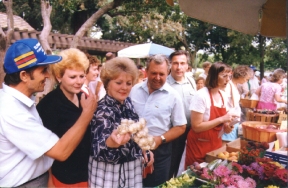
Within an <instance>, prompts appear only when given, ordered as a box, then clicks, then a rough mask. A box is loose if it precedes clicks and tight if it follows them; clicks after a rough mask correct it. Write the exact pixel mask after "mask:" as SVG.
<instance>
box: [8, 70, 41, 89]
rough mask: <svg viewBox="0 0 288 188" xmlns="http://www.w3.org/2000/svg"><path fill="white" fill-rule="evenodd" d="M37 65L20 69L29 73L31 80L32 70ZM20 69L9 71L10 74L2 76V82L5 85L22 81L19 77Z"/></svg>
mask: <svg viewBox="0 0 288 188" xmlns="http://www.w3.org/2000/svg"><path fill="white" fill-rule="evenodd" d="M37 67H38V66H35V67H31V68H28V69H25V70H22V71H25V72H27V74H29V76H30V78H31V79H32V80H33V79H34V77H33V72H34V70H35V69H36V68H37ZM22 71H19V72H14V73H11V74H6V75H5V76H4V83H5V84H6V85H8V86H9V85H13V86H15V85H18V84H19V83H20V82H22V80H21V78H20V72H22Z"/></svg>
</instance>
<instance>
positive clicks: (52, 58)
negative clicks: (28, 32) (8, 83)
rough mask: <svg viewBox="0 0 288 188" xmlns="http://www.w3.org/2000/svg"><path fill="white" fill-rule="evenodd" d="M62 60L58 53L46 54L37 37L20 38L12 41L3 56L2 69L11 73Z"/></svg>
mask: <svg viewBox="0 0 288 188" xmlns="http://www.w3.org/2000/svg"><path fill="white" fill-rule="evenodd" d="M61 60H62V57H61V56H58V55H46V53H45V51H44V49H43V48H42V46H41V44H40V42H39V41H38V40H37V39H33V38H31V39H22V40H18V41H16V42H15V43H13V44H12V45H11V46H10V47H9V48H8V50H7V52H6V55H5V58H4V71H5V72H6V74H12V73H15V72H19V71H22V70H25V69H28V68H31V67H35V66H42V65H48V64H53V63H57V62H59V61H61Z"/></svg>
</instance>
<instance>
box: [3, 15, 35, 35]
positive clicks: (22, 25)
mask: <svg viewBox="0 0 288 188" xmlns="http://www.w3.org/2000/svg"><path fill="white" fill-rule="evenodd" d="M13 19H14V29H19V30H28V31H35V29H34V28H33V27H31V26H30V25H29V24H28V23H27V22H26V21H25V20H24V19H22V18H21V17H20V16H16V15H14V16H13ZM0 26H1V27H2V28H7V14H6V13H3V12H0Z"/></svg>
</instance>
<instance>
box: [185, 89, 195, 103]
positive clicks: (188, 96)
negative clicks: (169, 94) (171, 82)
mask: <svg viewBox="0 0 288 188" xmlns="http://www.w3.org/2000/svg"><path fill="white" fill-rule="evenodd" d="M195 93H196V92H195V91H194V90H186V91H185V90H184V91H183V94H184V101H183V102H184V103H188V104H190V103H191V100H192V98H193V96H194V95H195ZM182 100H183V99H182Z"/></svg>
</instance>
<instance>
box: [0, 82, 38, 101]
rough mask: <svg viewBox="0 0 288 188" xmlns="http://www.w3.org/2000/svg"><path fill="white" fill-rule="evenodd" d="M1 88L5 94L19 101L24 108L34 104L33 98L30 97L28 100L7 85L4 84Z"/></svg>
mask: <svg viewBox="0 0 288 188" xmlns="http://www.w3.org/2000/svg"><path fill="white" fill-rule="evenodd" d="M2 87H3V91H4V92H5V93H7V94H9V95H11V96H12V97H14V98H15V99H17V100H19V101H20V102H22V103H23V104H25V105H26V106H28V107H31V106H32V105H34V104H35V97H33V96H32V97H31V98H29V97H27V96H26V95H24V94H23V93H22V92H20V91H19V90H17V89H14V88H12V87H9V86H8V85H6V84H4V83H3V84H2Z"/></svg>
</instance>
